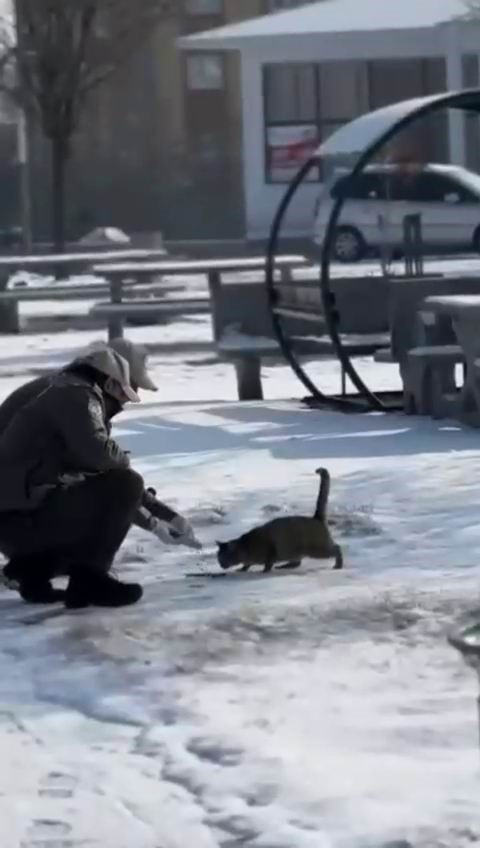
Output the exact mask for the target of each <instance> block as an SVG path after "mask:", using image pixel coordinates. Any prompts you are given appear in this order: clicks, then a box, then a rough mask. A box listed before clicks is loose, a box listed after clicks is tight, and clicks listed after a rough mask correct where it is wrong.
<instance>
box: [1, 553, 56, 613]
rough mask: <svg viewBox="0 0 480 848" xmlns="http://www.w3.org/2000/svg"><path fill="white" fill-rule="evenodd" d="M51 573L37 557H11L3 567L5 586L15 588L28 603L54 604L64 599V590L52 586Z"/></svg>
mask: <svg viewBox="0 0 480 848" xmlns="http://www.w3.org/2000/svg"><path fill="white" fill-rule="evenodd" d="M51 574H52V571H51V569H50V568H49V567H47V566H46V564H45V561H44V560H43V559H41V558H39V557H18V558H12V559H11V560H10V562H9V563H8V564H7V565H6V566H5V568H4V569H3V577H4V579H5V581H6V583H7V586H10V588H12V589H16V590H17V591H18V593H19V594H20V597H22V598H23V600H24V601H26V602H27V603H29V604H55V603H58V602H59V601H63V600H64V598H65V592H64V591H63V590H61V589H54V588H53V586H52V584H51V581H50V575H51Z"/></svg>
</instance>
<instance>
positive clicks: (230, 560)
mask: <svg viewBox="0 0 480 848" xmlns="http://www.w3.org/2000/svg"><path fill="white" fill-rule="evenodd" d="M217 545H218V551H217V559H218V562H219V565H221V567H222V568H223V569H225V570H227V568H233V566H234V565H242V562H243V560H242V551H241V548H240V545H239V543H238V541H237V540H236V539H234V540H233V541H231V542H217Z"/></svg>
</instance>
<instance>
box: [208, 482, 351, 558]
mask: <svg viewBox="0 0 480 848" xmlns="http://www.w3.org/2000/svg"><path fill="white" fill-rule="evenodd" d="M316 473H317V474H319V475H320V489H319V493H318V498H317V504H316V507H315V512H314V514H313V516H304V515H291V516H285V517H282V518H274V519H273V521H268V522H267V523H266V524H262V525H261V526H259V527H254V529H253V530H250V531H249V532H248V533H244V534H243V535H242V536H240V537H239V538H238V539H232V540H231V541H229V542H217V545H218V551H217V559H218V562H219V564H220V566H221V567H222V568H223V569H224V570H227V569H229V568H233V567H234V566H236V565H242V566H243V567H242V568H241V569H240V571H248V570H249V569H250V568H251V566H252V565H263V571H264V573H268V572H270V571H271V570H272V568H273V566H274V565H275V564H276V563H284V565H280V566H279V567H280V568H281V569H287V568H288V569H293V568H299V566H300V565H301V563H302V559H303V558H304V557H310V558H311V559H330V558H331V559H335V568H336V569H339V568H343V553H342V549H341V547H340V545H337V544H336V543H335V542H334V540H333V539H332V536H331V534H330V530H329V528H328V525H327V503H328V496H329V493H330V474H329V472H328V471H327V469H326V468H317V471H316Z"/></svg>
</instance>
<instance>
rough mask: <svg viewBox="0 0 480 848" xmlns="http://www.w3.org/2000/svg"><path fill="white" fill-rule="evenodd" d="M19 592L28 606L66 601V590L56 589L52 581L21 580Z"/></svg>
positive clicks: (39, 579)
mask: <svg viewBox="0 0 480 848" xmlns="http://www.w3.org/2000/svg"><path fill="white" fill-rule="evenodd" d="M18 591H19V593H20V596H21V597H22V598H23V600H24V601H26V602H27V603H28V604H57V603H59V602H60V601H64V600H65V590H64V589H54V588H53V586H52V584H51V583H50V580H47V579H43V580H42V578H38V579H36V578H27V579H26V580H21V581H20V583H19V586H18Z"/></svg>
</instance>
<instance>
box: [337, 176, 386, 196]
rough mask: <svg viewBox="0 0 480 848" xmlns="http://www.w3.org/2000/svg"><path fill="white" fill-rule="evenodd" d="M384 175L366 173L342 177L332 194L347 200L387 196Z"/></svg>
mask: <svg viewBox="0 0 480 848" xmlns="http://www.w3.org/2000/svg"><path fill="white" fill-rule="evenodd" d="M383 182H384V180H383V177H382V175H380V174H375V173H364V174H357V175H356V176H355V177H353V178H352V177H351V176H347V177H341V179H339V180H338V181H337V182H336V183H335V185H334V186H333V188H332V190H331V192H330V194H331V196H332V197H333V198H335V199H337V198H338V197H343V198H344V199H345V200H381V199H383V197H384V196H385V187H384V185H383Z"/></svg>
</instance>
